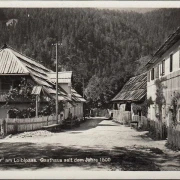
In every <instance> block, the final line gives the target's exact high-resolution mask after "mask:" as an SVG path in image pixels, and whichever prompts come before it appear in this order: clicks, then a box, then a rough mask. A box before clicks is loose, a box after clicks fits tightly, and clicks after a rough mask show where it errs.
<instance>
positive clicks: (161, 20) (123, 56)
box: [0, 8, 180, 105]
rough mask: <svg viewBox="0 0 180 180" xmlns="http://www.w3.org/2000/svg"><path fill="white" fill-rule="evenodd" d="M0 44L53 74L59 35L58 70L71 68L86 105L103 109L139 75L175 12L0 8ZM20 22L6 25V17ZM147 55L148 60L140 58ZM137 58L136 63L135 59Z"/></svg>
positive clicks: (177, 16) (179, 15)
mask: <svg viewBox="0 0 180 180" xmlns="http://www.w3.org/2000/svg"><path fill="white" fill-rule="evenodd" d="M0 17H1V18H0V19H1V25H0V31H1V36H0V43H1V44H2V45H3V43H7V44H9V45H10V46H12V47H14V48H16V49H18V50H19V51H20V52H22V53H25V54H26V55H27V56H30V57H32V58H34V59H36V60H37V61H39V62H41V63H43V64H44V65H45V66H47V67H49V68H51V69H54V70H55V64H54V59H55V47H54V46H53V45H52V44H53V43H54V42H56V37H57V36H58V39H59V41H60V42H61V45H60V46H59V48H58V57H59V69H61V68H65V69H66V70H73V73H74V81H75V82H74V85H75V88H76V90H77V91H78V92H79V93H81V94H82V78H84V82H85V87H86V90H85V93H86V97H87V99H88V101H89V102H91V103H92V104H94V105H96V104H97V101H100V102H101V104H102V105H105V104H106V103H107V102H109V100H110V99H111V98H113V97H114V96H115V94H116V93H117V92H118V91H119V90H120V89H121V88H122V86H123V85H124V83H125V82H126V81H127V80H128V79H129V78H130V77H132V76H133V75H135V74H137V72H136V69H137V68H138V67H139V63H140V61H141V60H143V63H145V62H144V61H147V60H148V58H147V57H149V56H147V55H152V54H153V52H154V51H155V50H156V49H157V48H158V47H159V46H160V45H161V44H162V43H163V41H164V40H165V39H166V38H167V36H168V35H169V34H170V33H172V32H173V31H174V30H176V28H177V27H178V26H179V25H180V10H179V9H159V10H155V11H151V12H148V13H143V14H141V13H137V12H122V11H113V10H103V9H77V8H74V9H73V8H72V9H70V8H68V9H67V8H64V9H1V10H0ZM12 18H15V19H18V23H17V24H16V25H13V26H8V27H7V26H6V22H7V21H8V19H12ZM143 56H146V58H142V57H143ZM139 59H140V60H139Z"/></svg>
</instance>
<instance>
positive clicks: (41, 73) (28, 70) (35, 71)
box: [0, 46, 70, 100]
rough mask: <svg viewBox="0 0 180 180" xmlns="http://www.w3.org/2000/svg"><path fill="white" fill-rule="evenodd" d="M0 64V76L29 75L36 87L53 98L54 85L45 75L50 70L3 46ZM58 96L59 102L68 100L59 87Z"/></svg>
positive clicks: (54, 92) (0, 52) (0, 53)
mask: <svg viewBox="0 0 180 180" xmlns="http://www.w3.org/2000/svg"><path fill="white" fill-rule="evenodd" d="M0 64H1V66H0V75H5V74H10V75H13V74H19V75H26V74H27V75H30V76H31V77H32V79H34V81H35V82H36V83H37V84H38V85H40V86H42V88H43V90H44V91H45V92H46V93H47V94H49V95H51V96H52V97H53V98H55V94H56V89H55V83H54V82H52V81H51V79H50V78H49V77H48V76H47V73H50V72H53V71H52V70H50V69H47V68H46V67H44V66H43V65H42V64H40V63H38V62H35V60H33V59H31V58H29V57H26V56H25V55H22V54H21V53H19V52H17V51H16V50H14V49H13V48H11V47H10V46H5V47H4V48H2V49H1V50H0ZM59 96H60V97H59V99H61V100H70V99H69V98H68V96H67V93H66V92H65V91H64V90H63V89H62V88H61V87H59Z"/></svg>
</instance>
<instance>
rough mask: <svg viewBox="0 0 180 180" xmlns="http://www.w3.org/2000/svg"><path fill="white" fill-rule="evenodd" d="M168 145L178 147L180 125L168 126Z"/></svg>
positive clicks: (179, 145)
mask: <svg viewBox="0 0 180 180" xmlns="http://www.w3.org/2000/svg"><path fill="white" fill-rule="evenodd" d="M167 143H168V145H170V147H171V148H176V149H180V126H179V125H177V126H176V127H172V126H171V127H168V140H167Z"/></svg>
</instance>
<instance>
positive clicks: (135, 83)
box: [111, 73, 147, 101]
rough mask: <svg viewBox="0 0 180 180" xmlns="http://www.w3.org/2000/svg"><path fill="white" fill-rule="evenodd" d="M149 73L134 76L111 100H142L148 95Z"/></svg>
mask: <svg viewBox="0 0 180 180" xmlns="http://www.w3.org/2000/svg"><path fill="white" fill-rule="evenodd" d="M146 83H147V74H146V73H143V74H141V75H138V76H135V77H132V78H130V79H129V81H127V82H126V84H125V85H124V86H123V88H122V89H121V91H120V92H119V93H118V94H117V95H116V96H115V97H114V98H113V99H112V100H111V101H140V100H141V99H142V98H143V97H144V96H145V95H146V91H147V90H146Z"/></svg>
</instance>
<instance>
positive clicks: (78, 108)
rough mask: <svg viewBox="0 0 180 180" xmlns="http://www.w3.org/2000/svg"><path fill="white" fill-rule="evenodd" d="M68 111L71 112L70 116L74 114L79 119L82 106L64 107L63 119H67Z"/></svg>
mask: <svg viewBox="0 0 180 180" xmlns="http://www.w3.org/2000/svg"><path fill="white" fill-rule="evenodd" d="M69 113H71V114H72V117H74V116H76V117H77V118H79V119H83V107H82V106H75V107H71V108H66V109H65V110H64V119H67V118H68V117H69Z"/></svg>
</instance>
